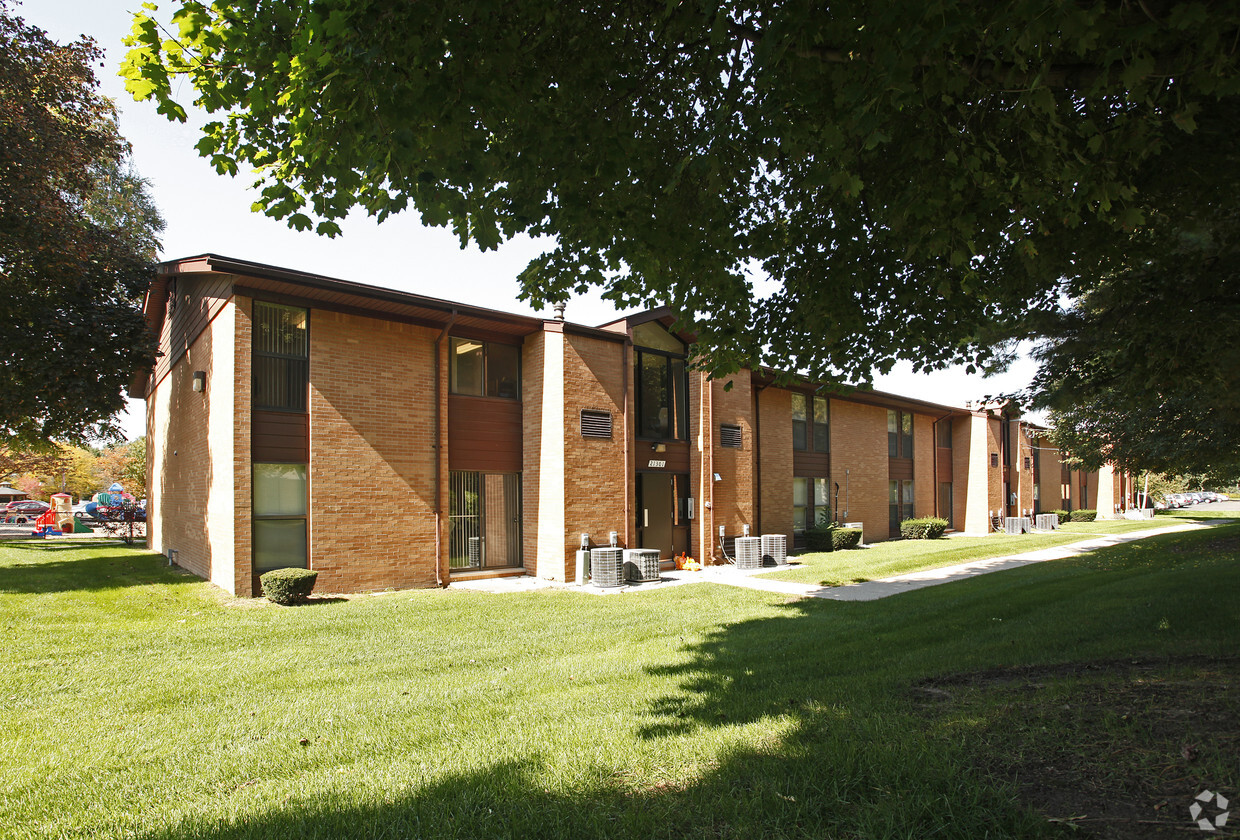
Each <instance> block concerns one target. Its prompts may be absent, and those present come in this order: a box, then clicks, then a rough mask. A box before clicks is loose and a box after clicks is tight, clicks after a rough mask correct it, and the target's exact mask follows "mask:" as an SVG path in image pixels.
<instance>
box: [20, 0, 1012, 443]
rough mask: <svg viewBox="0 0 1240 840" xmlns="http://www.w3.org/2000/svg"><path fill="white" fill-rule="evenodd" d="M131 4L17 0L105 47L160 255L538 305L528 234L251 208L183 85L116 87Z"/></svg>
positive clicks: (134, 429)
mask: <svg viewBox="0 0 1240 840" xmlns="http://www.w3.org/2000/svg"><path fill="white" fill-rule="evenodd" d="M140 5H141V3H140V0H89V2H87V0H25V2H24V3H23V4H22V5H21V6H19V7H18V9H17V14H18V15H20V16H21V17H24V18H25V19H26V21H27V22H28V23H31V24H33V25H35V26H39V27H41V28H43V29H46V30H47V31H48V33H49V34H50V35H51V36H52V38H53V39H55V40H56V41H58V42H61V43H64V42H66V41H70V40H74V39H76V38H77V37H78V36H79V35H82V34H85V35H89V36H91V37H93V38H94V39H95V40H96V41H97V42H98V43H99V45H100V46H101V47H103V48H104V50H105V51H106V55H105V66H104V67H103V68H102V69H99V70H97V71H96V72H97V73H98V75H99V79H100V83H101V87H102V90H103V92H104V94H105V95H107V96H109V97H111V98H112V99H113V100H115V101H116V103H117V106H118V108H119V110H120V127H121V133H122V134H123V135H124V136H125V137H126V138H127V139H128V140H129V142H130V143H131V144H132V145H133V160H134V164H135V166H136V168H137V170H138V172H140V173H141V174H142V176H143V177H145V178H147V179H148V180H149V181H150V182H151V194H152V196H153V198H154V200H155V203H156V205H157V206H158V207H159V209H160V212H161V213H162V214H163V216H164V219H165V220H166V221H167V227H166V229H165V230H164V234H163V250H162V254H161V256H162V258H163V259H177V258H180V257H188V256H193V255H195V254H201V253H207V252H210V253H216V254H221V255H225V256H229V257H236V258H239V259H245V260H253V261H255V262H261V263H268V264H271V265H276V266H281V267H284V268H290V269H295V270H298V271H308V272H313V273H315V274H323V275H327V276H329V277H337V278H340V279H343V280H351V281H354V282H358V283H369V284H372V285H376V286H384V287H388V288H393V289H400V290H402V291H408V292H416V293H418V294H424V295H430V296H434V297H439V298H446V299H449V300H455V301H460V302H463V303H470V304H475V305H479V306H486V307H490V308H492V309H500V310H503V311H507V312H519V313H523V314H541V313H535V312H534V311H533V310H532V309H531V308H530V307H529V306H528V305H525V304H522V303H520V302H518V301H517V300H516V296H517V293H518V291H519V288H518V284H517V280H516V277H517V274H518V273H519V272H520V271H521V270H522V269H523V268H524V267H525V265H526V263H528V262H529V260H530V259H531V258H532V257H533V256H535V255H537V254H538V253H539V252H540V250H541V249H540V248H539V246H538V243H537V242H535V241H533V240H531V239H529V238H528V237H523V238H519V239H516V240H513V241H511V242H508V243H506V244H505V245H503V246H501V247H500V248H499V250H498V251H491V252H488V253H482V252H481V251H479V250H478V249H477V248H476V247H472V246H471V247H470V248H468V249H464V250H462V249H461V247H460V244H459V242H458V241H457V239H456V237H455V236H453V235H452V234H451V233H450V232H449V231H447V230H446V229H443V228H430V227H424V226H422V224H421V223H420V221H419V220H418V217H417V215H416V214H414V213H409V212H406V213H403V214H401V215H399V216H395V217H392V218H389V219H388V220H387V221H386V222H384V223H383V224H381V225H380V224H376V223H375V222H374V221H372V220H371V219H369V218H367V217H366V216H365V214H364V213H363V214H358V215H355V216H351V217H350V218H349V219H347V220H345V222H344V223H343V224H342V227H343V228H344V235H343V236H342V237H337V238H336V239H327V238H326V237H320V236H317V235H315V234H314V233H312V232H309V231H307V232H301V233H299V232H297V231H293V230H291V229H289V228H288V227H286V226H285V224H284V223H283V222H279V221H275V220H273V219H269V218H267V217H266V216H263V215H261V214H258V213H254V212H251V210H250V205H251V204H252V203H253V201H254V198H255V196H254V195H253V194H252V193H251V192H250V190H249V186H250V183H251V181H252V179H251V178H248V177H246V176H245V174H242V175H240V176H238V177H236V178H229V177H228V176H222V175H217V174H216V172H215V170H214V169H213V168H212V167H211V166H210V165H209V164H208V163H207V161H206V160H205V159H203V158H201V157H199V156H198V153H197V152H196V151H195V150H194V144H195V143H196V142H197V140H198V134H197V131H196V130H195V128H194V127H193V126H194V123H195V118H196V114H195V112H194V110H193V109H192V105H191V102H192V93H193V91H192V89H190V88H189V86H188V85H186V86H185V93H184V95H183V96H182V97H181V99H180V103H181V105H182V106H183V107H185V108H186V110H187V111H189V112H190V122H189V123H187V124H178V123H172V122H169V121H168V120H166V119H164V118H163V117H162V116H160V115H159V114H156V113H155V107H154V105H151V104H149V103H145V102H144V103H137V102H134V101H133V100H132V99H131V98H130V97H129V95H128V94H127V93H126V92H125V89H124V85H123V82H122V80H121V79H120V78H119V77H118V76H117V69H118V67H119V65H120V62H121V59H122V58H123V57H124V53H125V50H126V47H125V46H124V45H123V44H122V43H121V39H122V38H124V37H125V35H126V34H128V32H129V29H130V19H131V17H132V12H133V10H136V9H137V8H139V7H140ZM170 8H171V5H170V4H168V3H166V2H165V3H163V4H161V10H164V11H165V12H166V11H167V10H168V9H170ZM199 121H201V118H199ZM549 314H550V313H546V314H545V317H549ZM616 316H617V313H616V311H615V310H614V309H613V308H612V306H611V304H610V303H608V302H605V301H603V300H601V299H600V298H599V297H598V296H597V295H591V296H588V297H583V298H575V299H573V300H572V301H570V302H569V304H568V310H567V317H568V319H569V320H570V321H576V322H578V323H584V324H592V325H593V324H601V323H605V322H607V321H610V320H613V319H614V318H615V317H616ZM1035 370H1036V366H1035V365H1034V363H1033V362H1032V361H1031V360H1029V359H1022V360H1020V361H1018V362H1017V363H1016V364H1015V365H1013V367H1012V369H1011V370H1010V371H1008V372H1007V373H1006V374H1003V375H1001V376H996V377H991V378H982V377H980V376H970V375H967V374H965V373H964V371H963V370H962V369H951V370H947V371H943V372H940V373H935V374H914V373H913V372H912V368H911V365H907V364H904V365H901V366H899V367H898V368H897V369H896V370H895V371H893V372H892V373H891V374H889V375H887V376H880V377H876V378H875V382H874V387H875V388H877V389H879V390H882V391H888V392H891V393H895V394H901V395H904V396H908V397H914V398H917V399H923V400H928V401H931V402H937V403H943V404H947V405H963V404H964V402H965V401H966V400H976V399H979V398H980V397H982V396H984V395H987V394H998V393H1001V392H1008V391H1014V390H1017V389H1019V388H1022V387H1025V386H1026V385H1027V384H1028V383H1029V380H1030V377H1032V375H1033V374H1034V372H1035ZM143 411H144V407H143V403H142V402H141V401H134V402H131V405H130V411H129V415H128V417H127V418H125V421H124V428H125V432H126V435H127V436H128V437H129V438H131V439H132V438H135V437H138V436H140V435H142V434H143V432H144V424H143V420H142V416H143ZM1035 419H1037V418H1035Z"/></svg>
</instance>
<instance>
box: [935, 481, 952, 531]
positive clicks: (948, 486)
mask: <svg viewBox="0 0 1240 840" xmlns="http://www.w3.org/2000/svg"><path fill="white" fill-rule="evenodd" d="M939 517H940V518H942V519H946V520H947V527H948V528H955V527H956V526H955V525H954V524H953V522H954V518H953V517H952V483H951V482H950V481H940V482H939Z"/></svg>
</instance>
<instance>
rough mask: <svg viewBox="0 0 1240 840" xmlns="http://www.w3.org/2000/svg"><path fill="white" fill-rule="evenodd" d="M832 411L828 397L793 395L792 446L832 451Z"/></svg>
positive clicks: (799, 448) (801, 448)
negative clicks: (829, 408)
mask: <svg viewBox="0 0 1240 840" xmlns="http://www.w3.org/2000/svg"><path fill="white" fill-rule="evenodd" d="M829 418H830V413H829V411H828V406H827V398H826V397H811V396H807V395H806V394H796V393H794V394H793V395H792V448H793V449H796V450H801V451H806V450H810V449H812V450H813V451H814V452H828V451H830V440H831V435H830V431H831V427H830V425H829V422H828V421H829Z"/></svg>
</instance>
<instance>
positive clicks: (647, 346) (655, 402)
mask: <svg viewBox="0 0 1240 840" xmlns="http://www.w3.org/2000/svg"><path fill="white" fill-rule="evenodd" d="M633 344H634V345H635V346H634V348H633V366H634V370H633V373H634V379H635V380H636V386H637V388H636V390H637V436H638V437H639V438H646V439H648V440H686V439H688V437H689V372H688V367H687V362H686V355H685V353H684V349H685V346H684V343H683V342H681V341H680V339H678V338H676V337H675V336H673V335H671V334H670V333H668V332H667V331H666V330H664V329H663V328H662V327H661V326H659V325H657V324H642V325H641V326H638V327H635V328H634V329H633Z"/></svg>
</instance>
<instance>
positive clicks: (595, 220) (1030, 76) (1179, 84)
mask: <svg viewBox="0 0 1240 840" xmlns="http://www.w3.org/2000/svg"><path fill="white" fill-rule="evenodd" d="M152 9H153V7H152ZM171 21H172V23H171V29H169V30H164V29H163V28H161V26H160V24H159V23H158V22H157V20H156V18H155V16H154V15H153V14H147V13H142V14H140V15H138V16H137V18H136V20H135V24H134V29H133V33H132V35H131V38H130V39H129V42H128V43H129V44H130V46H131V48H132V49H131V51H130V53H129V55H128V57H127V59H126V62H125V66H124V70H123V72H124V74H125V75H126V77H127V80H128V81H127V85H128V88H129V90H130V91H131V92H132V93H133V94H134V95H135V96H136V97H138V98H151V99H154V100H155V101H157V102H158V103H159V108H160V110H161V111H162V112H163V113H165V114H167V115H168V116H169V117H170V118H173V119H183V118H184V116H185V114H184V111H183V107H182V105H180V104H179V103H178V102H177V101H176V90H177V87H178V85H177V82H178V80H179V79H181V78H187V79H188V80H189V81H190V82H191V83H192V85H193V89H194V91H195V95H196V99H195V102H196V103H197V104H198V105H199V106H201V107H202V108H204V109H206V110H207V111H209V112H211V113H213V114H215V115H217V118H216V119H213V120H212V121H210V122H209V123H208V124H207V126H206V128H205V129H204V132H203V136H202V138H201V140H200V142H199V143H198V149H199V151H200V152H201V153H202V154H203V155H206V156H209V157H210V158H211V159H212V160H213V161H214V164H215V166H216V167H217V169H218V170H219V171H220V172H222V173H231V174H236V173H238V172H240V171H242V169H243V168H248V167H253V168H254V170H255V171H256V172H257V182H256V187H257V188H258V190H259V198H258V200H257V201H256V202H255V205H254V207H255V209H257V210H261V211H262V212H265V213H267V214H268V215H271V216H274V217H277V218H284V219H287V220H288V223H289V224H290V225H292V226H294V227H296V228H302V229H305V228H314V229H315V230H317V231H319V232H320V233H324V234H327V235H334V234H335V233H337V232H338V231H339V228H338V227H337V225H336V220H338V219H340V218H342V217H343V216H344V215H345V214H346V213H347V212H349V210H351V209H353V208H355V207H361V208H365V209H366V210H367V211H368V212H370V213H371V214H374V215H375V216H377V217H378V218H379V219H383V218H384V217H386V216H387V215H388V214H391V213H395V212H399V211H403V210H405V209H413V210H415V211H416V212H418V213H419V214H420V215H421V217H422V219H423V221H425V222H427V223H430V224H433V225H450V226H451V227H452V228H453V230H454V231H455V232H456V233H457V234H458V236H459V237H460V239H461V242H462V244H465V243H468V242H471V241H472V242H474V243H477V244H478V245H479V246H481V247H482V248H484V249H485V248H490V247H494V246H496V245H497V244H498V243H499V242H501V241H502V240H504V239H505V238H506V237H511V236H513V235H515V234H517V233H519V232H527V233H531V234H535V235H540V234H541V235H548V236H550V237H553V238H554V243H555V244H554V246H553V247H552V248H551V249H550V250H549V251H548V253H546V254H544V255H542V256H541V257H539V258H537V259H535V260H534V261H533V262H532V263H531V264H530V265H529V267H528V268H527V269H526V270H525V272H524V273H523V274H522V276H521V280H522V283H523V289H524V291H523V296H524V297H525V298H527V299H529V300H531V301H532V302H534V303H536V304H539V303H544V302H547V301H555V300H562V299H564V298H566V297H567V296H569V295H571V294H572V293H574V292H580V291H583V290H584V289H585V288H586V287H588V286H597V287H600V288H601V289H602V290H603V291H604V295H605V297H608V298H610V299H612V300H614V301H615V302H616V303H617V304H619V305H622V306H629V305H656V304H670V305H672V306H674V307H675V308H676V309H677V310H678V311H679V312H681V313H682V316H683V317H684V319H685V321H686V322H687V324H688V325H690V326H691V327H692V329H693V331H694V332H695V334H696V335H697V337H698V342H699V343H698V348H697V349H698V350H699V351H700V352H702V353H703V354H704V356H705V365H706V367H707V368H708V369H709V370H710V372H711V373H713V374H715V375H726V374H728V373H730V372H732V371H734V370H736V369H737V368H739V367H742V366H750V367H752V366H756V365H759V364H766V365H769V366H772V367H776V368H780V369H792V370H797V371H799V372H801V373H804V374H806V375H808V376H811V377H814V378H816V379H822V380H824V381H837V382H853V383H858V382H860V383H864V382H866V381H868V380H869V378H870V376H871V375H872V372H873V371H875V370H877V371H887V370H889V369H890V368H891V366H892V365H893V364H894V362H895V361H896V360H899V359H908V360H911V361H912V362H913V363H914V366H915V368H917V369H929V368H935V367H940V366H944V365H946V364H949V363H953V362H964V363H969V364H982V363H987V362H989V361H992V360H994V359H995V358H996V357H998V356H999V355H1001V348H1002V342H1003V341H1005V340H1012V339H1019V338H1029V337H1036V336H1041V335H1045V334H1046V333H1047V332H1051V331H1053V330H1054V329H1057V327H1056V326H1055V324H1056V321H1057V319H1060V318H1062V317H1063V316H1064V313H1065V302H1069V303H1071V302H1075V301H1079V300H1082V299H1083V297H1084V296H1085V295H1086V294H1088V293H1089V292H1091V290H1093V289H1094V288H1095V287H1096V286H1097V285H1098V284H1099V283H1100V282H1102V281H1103V280H1104V279H1107V278H1109V282H1111V283H1112V284H1113V288H1115V289H1116V290H1117V291H1116V295H1117V297H1120V298H1122V297H1124V296H1125V295H1126V294H1128V292H1126V291H1124V289H1125V288H1127V284H1128V281H1129V279H1133V278H1135V276H1136V275H1134V273H1133V271H1134V266H1138V265H1140V264H1141V263H1142V261H1145V260H1148V259H1149V256H1150V254H1151V253H1152V250H1153V249H1156V248H1157V244H1158V243H1159V242H1165V241H1168V240H1169V239H1170V238H1172V237H1173V230H1174V226H1175V225H1178V224H1179V222H1180V220H1179V219H1177V218H1169V217H1168V216H1167V215H1166V214H1163V213H1162V210H1163V203H1164V201H1165V199H1166V198H1167V196H1166V195H1165V192H1166V190H1167V189H1168V183H1167V182H1168V179H1167V178H1166V177H1164V176H1165V175H1166V173H1169V172H1170V173H1175V174H1176V177H1179V178H1182V179H1184V182H1185V183H1187V184H1193V183H1198V182H1201V181H1209V180H1211V179H1214V180H1217V181H1222V182H1226V183H1228V184H1230V185H1232V186H1235V185H1236V167H1235V161H1234V158H1233V157H1230V156H1227V155H1216V156H1215V157H1214V158H1213V159H1212V160H1211V162H1210V164H1209V168H1207V166H1206V164H1205V163H1204V162H1203V161H1202V160H1199V159H1198V158H1197V157H1196V155H1197V152H1198V150H1199V148H1200V147H1201V146H1202V145H1207V146H1212V147H1213V146H1217V145H1218V141H1219V139H1220V138H1222V137H1224V136H1226V137H1228V138H1230V137H1231V136H1234V135H1224V134H1221V133H1220V132H1226V131H1230V130H1231V128H1232V126H1233V124H1234V121H1235V120H1234V117H1235V114H1236V112H1237V94H1238V93H1240V72H1237V70H1238V68H1237V62H1238V61H1240V57H1238V55H1237V49H1236V46H1235V45H1236V42H1237V38H1238V37H1240V9H1238V8H1237V7H1236V5H1235V4H1234V3H1230V2H1222V1H1221V0H1218V2H1169V0H1140V2H1129V0H1106V1H1105V2H1085V0H1078V2H1072V1H1071V0H1017V2H1013V3H1005V4H977V3H972V2H965V0H939V1H938V2H924V0H896V2H890V3H861V2H856V0H845V2H839V3H831V4H830V5H829V7H828V6H826V5H820V4H813V3H784V2H781V3H769V2H761V0H732V2H726V3H704V2H694V0H689V1H688V2H680V3H663V2H654V0H638V2H633V3H597V4H577V5H573V6H565V5H563V4H560V3H557V2H554V0H512V1H511V2H504V3H495V2H490V1H489V0H487V1H486V2H483V0H462V2H453V3H405V4H392V3H388V2H383V1H382V0H294V1H293V2H286V3H260V2H256V0H247V2H232V3H228V4H214V5H209V4H205V3H202V2H198V1H197V0H179V2H177V3H176V4H175V11H174V12H173V13H172V16H171ZM1220 162H1221V163H1225V164H1226V166H1227V167H1228V168H1225V169H1222V170H1219V169H1215V168H1214V167H1215V166H1216V165H1218V164H1219V163H1220ZM1189 198H1190V197H1189V196H1187V195H1180V197H1179V200H1182V201H1184V202H1187V203H1188V204H1189V205H1190V207H1191V201H1190V200H1189ZM1168 224H1170V225H1172V226H1173V227H1172V229H1168V228H1167V226H1168ZM1203 258H1204V257H1203ZM1137 273H1138V274H1139V272H1137ZM756 278H761V279H763V281H764V283H763V286H762V289H763V291H762V292H761V293H758V292H756V291H755V279H756ZM766 279H769V281H771V285H770V286H769V287H768V286H766V284H765V280H766ZM768 289H773V291H769V292H768V291H766V290H768ZM1231 294H1233V295H1234V292H1232V293H1231Z"/></svg>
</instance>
